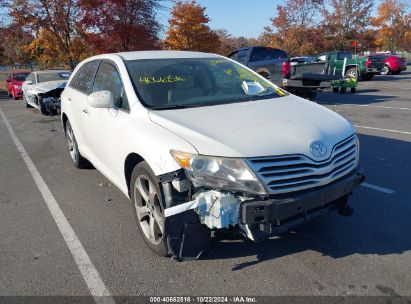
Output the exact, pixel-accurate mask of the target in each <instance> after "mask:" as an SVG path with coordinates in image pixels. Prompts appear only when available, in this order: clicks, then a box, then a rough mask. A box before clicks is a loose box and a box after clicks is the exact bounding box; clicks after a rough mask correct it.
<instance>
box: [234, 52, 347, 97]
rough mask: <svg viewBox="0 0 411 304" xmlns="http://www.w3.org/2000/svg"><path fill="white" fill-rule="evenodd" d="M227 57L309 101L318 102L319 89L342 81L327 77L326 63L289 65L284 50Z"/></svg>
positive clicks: (296, 62)
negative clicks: (332, 81)
mask: <svg viewBox="0 0 411 304" xmlns="http://www.w3.org/2000/svg"><path fill="white" fill-rule="evenodd" d="M228 57H229V58H231V59H233V60H235V61H237V62H239V63H241V64H243V65H245V66H247V67H249V68H250V69H252V70H254V71H255V72H257V73H258V74H260V75H261V76H263V77H264V78H266V79H269V80H270V81H271V82H273V83H274V84H276V85H278V86H280V87H282V88H284V89H285V90H287V91H288V92H290V93H293V94H295V95H298V96H300V97H304V98H307V99H310V100H313V99H315V97H316V95H317V91H318V90H319V89H325V88H329V87H330V86H331V84H330V81H331V80H338V79H341V78H342V76H341V74H338V75H337V74H335V75H331V74H328V73H327V68H328V64H327V63H326V62H322V61H321V62H304V63H300V62H299V61H295V62H290V60H289V59H288V56H287V53H286V52H285V51H283V50H280V49H275V48H270V47H261V46H255V47H243V48H240V49H238V50H236V51H234V52H232V53H231V54H230V55H228Z"/></svg>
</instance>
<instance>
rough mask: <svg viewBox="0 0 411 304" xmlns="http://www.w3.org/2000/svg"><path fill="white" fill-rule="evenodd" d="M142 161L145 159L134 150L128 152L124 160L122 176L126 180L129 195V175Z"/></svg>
mask: <svg viewBox="0 0 411 304" xmlns="http://www.w3.org/2000/svg"><path fill="white" fill-rule="evenodd" d="M143 161H145V159H144V158H143V157H142V156H141V155H139V154H137V153H135V152H132V153H130V154H128V155H127V157H126V159H125V161H124V178H125V180H126V185H127V192H128V195H129V196H130V183H131V175H132V174H133V170H134V168H135V167H136V166H137V165H138V164H139V163H141V162H143Z"/></svg>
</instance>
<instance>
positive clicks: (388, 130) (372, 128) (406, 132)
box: [354, 125, 411, 135]
mask: <svg viewBox="0 0 411 304" xmlns="http://www.w3.org/2000/svg"><path fill="white" fill-rule="evenodd" d="M354 127H356V128H361V129H370V130H378V131H385V132H392V133H401V134H408V135H411V132H408V131H399V130H390V129H382V128H375V127H367V126H359V125H354Z"/></svg>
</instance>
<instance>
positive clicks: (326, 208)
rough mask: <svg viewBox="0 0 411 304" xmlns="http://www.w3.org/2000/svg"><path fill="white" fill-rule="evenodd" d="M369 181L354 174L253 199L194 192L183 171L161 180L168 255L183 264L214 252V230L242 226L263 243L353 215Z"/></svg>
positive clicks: (225, 194) (203, 190)
mask: <svg viewBox="0 0 411 304" xmlns="http://www.w3.org/2000/svg"><path fill="white" fill-rule="evenodd" d="M364 178H365V177H364V175H363V174H361V173H359V172H357V171H354V172H352V173H350V174H348V175H346V176H345V177H343V178H341V179H339V180H337V181H334V182H333V183H331V184H328V185H325V186H322V187H318V188H315V189H309V190H304V191H299V192H295V193H288V194H282V195H270V196H265V197H263V196H261V197H258V196H255V197H249V196H241V195H238V194H234V193H231V192H227V191H218V190H206V189H195V188H194V187H193V186H192V184H191V182H190V181H189V180H187V179H186V177H185V174H184V172H183V171H178V172H174V173H170V174H167V175H164V176H161V177H160V182H161V185H162V188H163V194H164V202H165V205H166V209H165V217H166V218H165V228H166V231H167V244H168V247H169V251H170V252H169V253H170V254H171V255H172V256H173V257H174V258H176V259H179V260H187V259H196V258H198V257H199V256H200V255H201V254H202V253H203V252H204V251H205V250H207V248H208V247H209V244H210V241H211V231H212V230H217V229H223V228H234V227H237V228H240V230H241V231H242V234H243V235H245V236H246V237H247V238H249V239H251V240H253V241H260V240H264V239H267V238H268V237H270V236H273V235H279V234H281V233H284V232H287V231H288V230H290V229H292V228H294V227H296V226H298V225H300V224H302V223H304V222H306V221H308V220H311V219H313V218H315V217H318V216H321V215H325V214H327V213H329V212H331V211H334V210H338V212H339V214H341V215H345V216H348V215H351V213H352V209H351V208H350V207H349V206H348V195H349V194H350V193H351V192H352V190H353V189H354V188H356V187H357V186H358V185H359V184H360V183H361V182H362V181H363V180H364Z"/></svg>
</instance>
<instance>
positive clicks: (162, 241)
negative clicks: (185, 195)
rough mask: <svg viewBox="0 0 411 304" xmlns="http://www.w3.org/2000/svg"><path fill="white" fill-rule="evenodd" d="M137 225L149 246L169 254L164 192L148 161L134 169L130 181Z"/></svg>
mask: <svg viewBox="0 0 411 304" xmlns="http://www.w3.org/2000/svg"><path fill="white" fill-rule="evenodd" d="M130 197H131V200H132V203H133V210H134V215H135V218H136V221H137V227H138V229H139V231H140V233H141V235H142V237H143V239H144V242H145V243H146V244H147V246H148V247H149V248H150V249H151V250H152V251H153V252H155V253H156V254H158V255H160V256H169V253H168V246H167V232H166V227H165V217H164V209H165V208H164V200H163V197H164V196H163V193H162V191H161V189H160V185H159V183H158V181H157V177H156V176H155V174H154V172H153V171H152V170H151V168H150V166H149V165H148V164H147V163H146V162H141V163H139V164H138V165H137V166H136V167H135V168H134V170H133V173H132V175H131V182H130Z"/></svg>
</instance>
